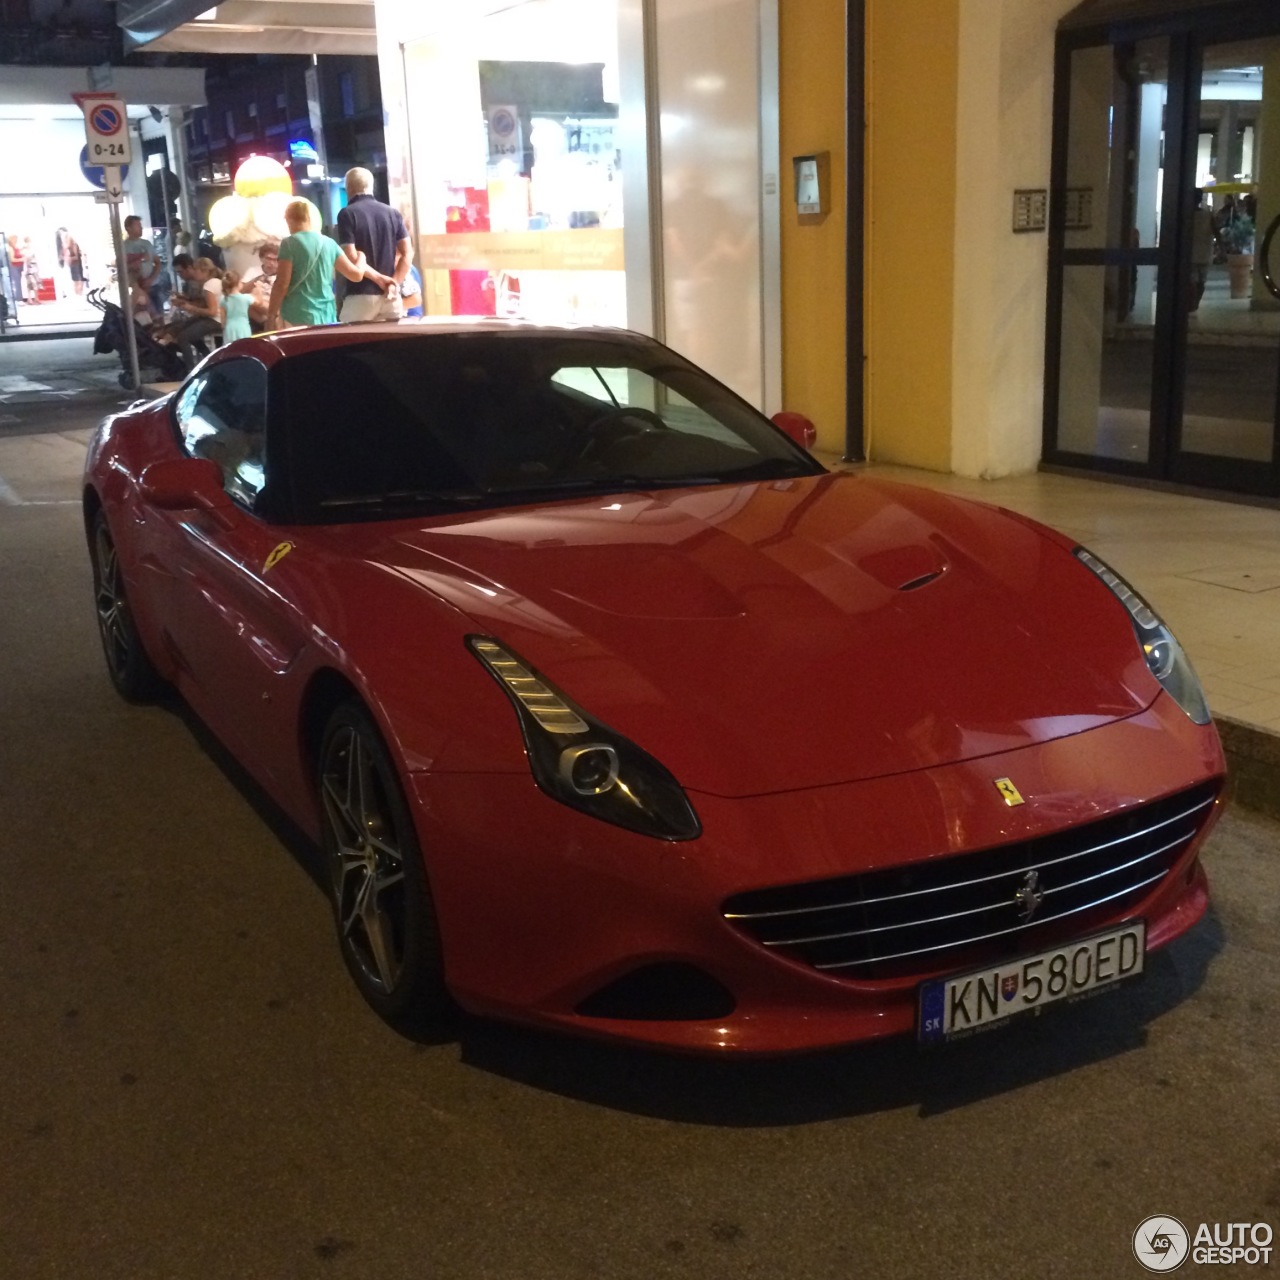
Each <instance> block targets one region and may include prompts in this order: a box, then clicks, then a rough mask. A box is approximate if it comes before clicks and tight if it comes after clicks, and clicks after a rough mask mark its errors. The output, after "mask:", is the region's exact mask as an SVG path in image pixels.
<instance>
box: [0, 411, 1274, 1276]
mask: <svg viewBox="0 0 1280 1280" xmlns="http://www.w3.org/2000/svg"><path fill="white" fill-rule="evenodd" d="M109 398H110V397H106V399H109ZM92 407H93V406H90V405H87V404H86V405H85V406H84V410H82V413H81V420H80V422H79V425H78V426H73V425H71V424H70V423H69V422H68V423H55V424H53V425H55V426H56V427H58V428H59V429H55V430H44V431H34V430H33V431H29V432H27V433H25V434H22V435H11V436H9V437H7V438H6V437H3V436H0V477H3V479H4V482H5V487H4V488H3V489H0V645H2V646H3V649H2V652H3V653H4V655H5V661H4V663H3V666H0V711H2V719H0V724H2V725H3V733H2V734H0V804H2V808H0V813H2V814H3V823H2V825H0V903H2V904H3V907H4V913H3V921H4V924H3V928H0V1027H3V1029H4V1034H3V1036H0V1080H3V1082H4V1085H3V1089H2V1090H0V1185H2V1188H3V1189H2V1191H0V1259H2V1261H0V1275H2V1276H3V1277H5V1280H8V1278H9V1277H13V1278H14V1280H46V1278H48V1280H53V1278H55V1277H56V1278H59V1280H62V1278H66V1280H115V1278H117V1277H119V1278H120V1280H125V1278H127V1280H151V1278H152V1277H156V1278H160V1277H163V1278H166V1280H167V1278H176V1280H186V1278H187V1277H191V1278H193V1280H204V1278H205V1277H208V1278H210V1280H233V1278H234V1280H276V1278H279V1280H291V1278H293V1277H313V1276H332V1277H358V1278H360V1280H366V1278H367V1277H372V1276H378V1277H383V1278H386V1280H399V1278H400V1277H405V1278H406V1280H408V1278H410V1277H412V1278H413V1280H422V1278H423V1277H434V1278H439V1280H480V1278H489V1277H493V1278H494V1280H541V1278H543V1277H546V1278H548V1280H578V1278H582V1280H595V1278H597V1277H608V1278H613V1277H619V1278H622V1280H630V1278H632V1277H634V1278H635V1280H656V1278H659V1277H667V1276H670V1277H686V1276H687V1277H697V1278H698V1280H703V1278H707V1277H712V1278H719V1277H724V1278H725V1280H739V1278H741V1277H770V1278H771V1280H775V1278H780V1277H781V1278H787V1280H792V1278H794V1280H851V1278H853V1277H863V1276H874V1277H878V1278H882V1280H895V1278H897V1277H913V1278H914V1277H934V1276H945V1277H958V1278H960V1280H970V1278H972V1280H997V1278H1000V1277H1010V1278H1011V1280H1028V1278H1029V1277H1036V1278H1037V1280H1041V1278H1051V1277H1063V1278H1064V1280H1091V1278H1094V1277H1096V1278H1098V1280H1116V1278H1119V1280H1124V1278H1125V1277H1134V1280H1137V1277H1140V1276H1142V1275H1145V1274H1147V1273H1146V1272H1145V1271H1143V1270H1142V1268H1141V1267H1140V1266H1139V1265H1138V1263H1137V1262H1136V1261H1135V1260H1134V1258H1133V1256H1132V1254H1131V1251H1130V1237H1131V1235H1132V1233H1133V1231H1134V1229H1135V1227H1136V1226H1137V1225H1138V1223H1139V1222H1140V1221H1142V1220H1143V1219H1144V1218H1146V1217H1148V1216H1149V1215H1153V1214H1156V1213H1167V1214H1175V1215H1177V1216H1178V1217H1179V1218H1180V1219H1181V1220H1182V1221H1183V1222H1184V1223H1187V1224H1188V1225H1190V1226H1191V1227H1192V1230H1193V1231H1194V1229H1195V1226H1196V1225H1197V1224H1199V1223H1200V1222H1202V1221H1206V1222H1210V1223H1213V1222H1215V1221H1222V1222H1227V1221H1234V1222H1255V1221H1266V1222H1269V1223H1270V1224H1271V1225H1272V1227H1273V1228H1275V1229H1276V1230H1277V1232H1278V1233H1280V1091H1278V1090H1277V1086H1276V1060H1277V1049H1278V1048H1280V1036H1278V1034H1277V1025H1278V1017H1280V905H1278V904H1280V857H1277V838H1278V837H1280V828H1278V827H1277V826H1275V825H1274V824H1268V823H1266V822H1264V821H1259V820H1255V819H1251V818H1250V817H1249V816H1248V815H1245V814H1229V815H1228V817H1227V819H1226V820H1225V821H1224V823H1223V825H1222V826H1221V827H1220V828H1219V831H1218V833H1217V834H1216V835H1215V837H1214V839H1213V841H1212V844H1211V847H1210V849H1209V852H1208V855H1207V863H1208V866H1209V869H1210V873H1211V875H1212V877H1213V881H1214V885H1215V891H1216V895H1215V908H1214V912H1213V915H1212V918H1210V919H1209V920H1208V921H1206V922H1205V923H1204V924H1203V925H1202V926H1201V927H1200V928H1199V929H1197V930H1196V931H1195V932H1194V933H1193V934H1192V935H1191V936H1189V937H1188V938H1186V939H1184V940H1183V941H1181V942H1180V943H1178V944H1176V945H1175V946H1174V947H1172V948H1170V949H1169V950H1168V951H1167V952H1164V953H1162V954H1161V955H1160V956H1159V957H1157V958H1156V959H1155V961H1154V964H1153V966H1152V971H1151V972H1150V974H1149V975H1148V977H1147V978H1146V980H1145V981H1144V982H1142V983H1141V984H1140V985H1138V986H1135V987H1131V988H1129V989H1128V990H1125V991H1121V992H1117V993H1114V994H1112V995H1109V996H1107V997H1105V998H1100V999H1098V1000H1095V1001H1093V1002H1090V1003H1088V1004H1085V1005H1081V1006H1078V1007H1076V1008H1072V1009H1068V1010H1065V1011H1062V1012H1060V1013H1059V1014H1057V1015H1054V1016H1046V1017H1044V1018H1042V1019H1039V1020H1037V1021H1035V1022H1031V1023H1026V1024H1023V1025H1020V1026H1017V1027H1014V1028H1011V1029H1009V1030H1007V1031H1004V1032H1002V1033H999V1034H996V1035H991V1036H985V1037H981V1038H978V1039H976V1040H972V1041H968V1042H965V1043H963V1044H961V1045H957V1046H954V1047H952V1048H949V1049H946V1050H943V1051H939V1052H933V1053H928V1054H921V1053H918V1052H917V1051H916V1050H915V1049H914V1048H913V1047H912V1046H911V1045H909V1044H903V1043H894V1044H890V1045H883V1046H879V1047H874V1048H871V1049H862V1050H851V1051H846V1052H839V1053H829V1054H822V1055H817V1056H811V1057H806V1058H802V1059H794V1060H786V1061H779V1062H763V1063H739V1064H726V1063H708V1062H701V1061H690V1060H684V1059H673V1058H666V1057H661V1056H654V1055H649V1054H640V1053H635V1052H631V1051H622V1050H614V1049H610V1048H603V1047H597V1046H593V1045H589V1044H582V1043H577V1042H573V1041H568V1040H564V1039H561V1038H558V1037H552V1036H543V1035H535V1034H531V1033H525V1032H519V1031H514V1030H509V1029H504V1028H501V1027H497V1026H493V1025H488V1024H482V1023H478V1022H471V1021H463V1022H460V1023H459V1024H458V1025H456V1026H455V1027H453V1028H451V1029H450V1031H449V1034H447V1035H446V1036H444V1037H442V1038H441V1040H440V1041H439V1042H437V1043H433V1044H419V1043H413V1042H410V1041H407V1040H404V1039H401V1038H399V1037H397V1036H395V1035H394V1034H392V1033H391V1032H389V1031H388V1030H386V1029H385V1028H384V1027H383V1026H382V1025H381V1024H380V1023H378V1022H377V1021H376V1020H375V1019H374V1018H373V1017H372V1015H371V1014H369V1013H368V1012H367V1011H366V1009H365V1007H364V1005H363V1004H362V1003H361V1001H360V1000H359V998H358V997H357V995H356V994H355V992H354V990H353V988H352V987H351V985H350V983H349V981H348V980H347V978H346V975H345V972H344V971H343V968H342V965H341V962H340V960H339V958H338V954H337V949H336V946H335V945H334V943H333V940H332V938H331V925H330V921H329V917H328V912H327V909H326V906H325V903H324V900H323V898H322V896H321V894H320V892H319V890H318V889H317V888H316V886H315V883H314V881H313V879H312V875H311V872H312V869H313V858H312V853H311V851H310V850H309V849H308V847H307V846H306V844H305V842H303V841H302V840H300V839H299V838H298V836H297V835H296V833H294V832H293V831H291V830H290V829H289V827H288V826H287V824H286V823H285V822H283V820H282V819H281V818H280V817H279V815H278V814H276V813H275V812H274V811H273V810H272V809H271V807H270V806H269V804H268V803H267V802H266V801H265V800H264V799H263V798H262V797H261V796H260V794H259V793H258V792H257V791H256V790H255V788H254V787H253V786H252V784H251V783H249V782H248V781H247V780H246V779H245V777H244V776H243V775H242V774H241V773H240V772H239V770H238V769H237V768H236V766H235V764H234V762H233V761H231V760H229V759H228V758H227V757H226V756H225V754H224V753H222V752H221V751H220V750H219V749H218V747H217V746H216V744H214V743H212V742H211V741H210V740H209V738H208V735H207V734H206V733H205V732H204V731H203V730H202V728H201V726H200V725H199V724H198V723H197V722H195V721H194V720H193V719H192V718H191V717H190V716H189V715H187V714H185V713H184V711H183V710H182V708H181V707H180V706H168V707H157V708H149V709H136V708H130V707H126V706H125V705H124V704H123V703H121V702H120V701H118V700H117V699H116V698H115V696H114V695H113V693H112V692H111V690H110V688H109V686H108V684H107V680H106V677H105V674H104V673H103V671H102V668H101V661H100V655H99V653H98V650H97V640H96V635H95V631H94V625H93V620H92V611H91V606H90V592H89V575H88V568H87V563H86V560H85V555H84V550H83V546H82V538H81V533H80V527H79V514H78V510H77V507H76V505H75V494H76V487H77V480H78V475H79V467H80V460H81V456H82V452H83V442H84V439H85V430H84V428H85V427H86V426H87V424H88V417H86V411H87V410H89V409H90V408H92ZM99 407H100V406H99ZM54 412H61V411H60V410H54ZM6 494H7V496H5V495H6ZM1271 1266H1272V1268H1277V1267H1280V1260H1275V1259H1273V1262H1272V1264H1271ZM1205 1270H1209V1274H1222V1275H1231V1274H1235V1275H1254V1276H1260V1277H1261V1276H1265V1275H1267V1274H1270V1273H1271V1269H1269V1268H1264V1267H1256V1268H1251V1267H1246V1266H1240V1267H1237V1268H1235V1269H1232V1268H1225V1267H1222V1268H1213V1269H1211V1270H1210V1269H1206V1268H1199V1267H1194V1266H1192V1265H1190V1264H1188V1265H1187V1266H1186V1267H1184V1268H1183V1269H1182V1270H1181V1272H1180V1273H1179V1274H1181V1275H1187V1274H1191V1273H1193V1272H1196V1273H1198V1272H1200V1271H1205Z"/></svg>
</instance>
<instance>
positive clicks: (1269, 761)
mask: <svg viewBox="0 0 1280 1280" xmlns="http://www.w3.org/2000/svg"><path fill="white" fill-rule="evenodd" d="M1213 720H1214V724H1215V725H1216V726H1217V729H1218V736H1219V737H1220V738H1221V739H1222V749H1223V751H1224V752H1225V753H1226V757H1227V799H1228V800H1229V801H1230V802H1231V803H1232V804H1238V805H1240V806H1241V807H1242V808H1244V809H1253V810H1256V811H1257V812H1258V813H1265V814H1266V815H1267V816H1268V817H1269V818H1280V737H1277V736H1276V735H1275V734H1273V733H1268V732H1267V731H1266V730H1265V729H1259V728H1257V727H1255V726H1254V725H1251V724H1245V723H1244V722H1243V721H1242V720H1233V719H1232V718H1231V717H1230V716H1214V718H1213Z"/></svg>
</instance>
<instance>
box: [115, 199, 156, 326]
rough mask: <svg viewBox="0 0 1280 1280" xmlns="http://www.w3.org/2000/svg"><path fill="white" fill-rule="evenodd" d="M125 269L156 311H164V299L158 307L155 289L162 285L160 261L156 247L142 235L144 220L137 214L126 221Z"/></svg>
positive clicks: (131, 282)
mask: <svg viewBox="0 0 1280 1280" xmlns="http://www.w3.org/2000/svg"><path fill="white" fill-rule="evenodd" d="M124 234H125V241H124V269H125V274H126V275H128V277H129V283H130V284H131V285H134V284H137V285H141V286H142V288H143V289H144V290H145V291H146V293H147V294H148V296H149V297H150V300H151V305H152V308H153V309H154V310H157V311H160V312H163V311H164V298H163V296H162V297H161V298H160V300H159V304H158V305H157V303H156V299H155V296H154V293H153V289H154V288H155V286H156V285H158V284H159V283H160V259H159V257H158V256H157V254H156V249H155V245H153V244H152V243H151V241H150V240H148V239H147V238H146V237H145V236H144V235H143V234H142V219H141V218H140V217H138V215H137V214H136V213H133V214H130V215H129V216H128V217H127V218H126V219H125V220H124Z"/></svg>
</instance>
